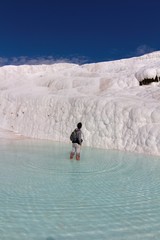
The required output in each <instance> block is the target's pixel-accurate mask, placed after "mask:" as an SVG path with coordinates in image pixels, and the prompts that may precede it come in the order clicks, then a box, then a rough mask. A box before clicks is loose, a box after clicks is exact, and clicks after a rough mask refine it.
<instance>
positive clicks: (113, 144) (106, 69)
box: [0, 52, 160, 155]
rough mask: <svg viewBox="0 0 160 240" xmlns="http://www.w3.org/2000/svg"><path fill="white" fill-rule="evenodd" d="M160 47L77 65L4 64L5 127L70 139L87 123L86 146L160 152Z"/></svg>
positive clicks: (1, 106) (0, 74) (1, 111)
mask: <svg viewBox="0 0 160 240" xmlns="http://www.w3.org/2000/svg"><path fill="white" fill-rule="evenodd" d="M156 76H157V77H160V52H154V53H151V54H147V55H144V56H141V57H137V58H130V59H123V60H117V61H111V62H102V63H93V64H85V65H77V64H70V63H56V64H53V65H32V66H31V65H21V66H3V67H1V68H0V128H2V129H7V130H11V131H13V132H16V133H19V134H22V135H24V136H28V137H33V138H40V139H52V140H54V141H60V142H69V135H70V133H71V131H72V130H73V128H75V127H76V124H77V123H78V122H79V121H81V122H82V124H83V133H84V145H85V146H92V147H96V148H106V149H119V150H123V151H132V152H139V153H145V154H146V153H147V154H155V155H160V83H159V82H154V83H151V84H150V85H145V86H144V85H143V86H140V85H139V81H142V80H143V79H146V78H155V77H156Z"/></svg>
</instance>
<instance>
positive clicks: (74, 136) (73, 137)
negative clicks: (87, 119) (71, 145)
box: [70, 129, 77, 142]
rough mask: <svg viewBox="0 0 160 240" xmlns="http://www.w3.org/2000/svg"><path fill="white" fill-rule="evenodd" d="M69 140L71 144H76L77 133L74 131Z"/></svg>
mask: <svg viewBox="0 0 160 240" xmlns="http://www.w3.org/2000/svg"><path fill="white" fill-rule="evenodd" d="M70 140H71V141H72V142H76V141H77V131H76V129H75V130H74V131H73V132H72V133H71V136H70Z"/></svg>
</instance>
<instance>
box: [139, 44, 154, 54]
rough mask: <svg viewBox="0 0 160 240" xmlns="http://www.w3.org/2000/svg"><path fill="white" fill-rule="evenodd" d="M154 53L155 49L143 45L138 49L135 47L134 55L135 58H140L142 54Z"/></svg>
mask: <svg viewBox="0 0 160 240" xmlns="http://www.w3.org/2000/svg"><path fill="white" fill-rule="evenodd" d="M154 51H155V49H153V48H152V47H149V46H147V45H146V44H144V45H140V46H139V47H137V49H136V52H135V54H136V56H140V55H144V54H147V53H151V52H154Z"/></svg>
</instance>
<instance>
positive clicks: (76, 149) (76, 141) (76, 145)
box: [70, 122, 83, 160]
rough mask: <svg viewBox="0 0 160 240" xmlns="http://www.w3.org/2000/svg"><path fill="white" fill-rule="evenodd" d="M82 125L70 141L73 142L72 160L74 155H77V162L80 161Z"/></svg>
mask: <svg viewBox="0 0 160 240" xmlns="http://www.w3.org/2000/svg"><path fill="white" fill-rule="evenodd" d="M81 128H82V123H81V122H79V123H78V124H77V128H76V129H75V130H74V131H73V132H72V134H71V136H70V139H71V141H72V151H71V153H70V159H73V157H74V154H75V153H76V160H80V150H81V144H82V141H83V140H82V131H81Z"/></svg>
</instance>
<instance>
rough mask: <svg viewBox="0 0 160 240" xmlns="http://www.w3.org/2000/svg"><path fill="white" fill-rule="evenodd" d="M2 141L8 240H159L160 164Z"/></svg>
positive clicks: (1, 218) (0, 189)
mask: <svg viewBox="0 0 160 240" xmlns="http://www.w3.org/2000/svg"><path fill="white" fill-rule="evenodd" d="M70 148H71V146H70V145H67V144H58V143H52V142H49V141H48V142H47V141H34V140H4V141H2V140H1V144H0V239H3V240H63V239H64V240H72V239H74V240H82V239H83V240H91V239H92V240H94V239H95V240H100V239H104V240H112V239H113V240H122V239H123V240H143V239H144V240H148V239H149V240H151V239H152V240H153V239H154V240H156V239H157V240H159V239H160V158H158V157H151V156H144V155H138V154H129V153H122V152H116V151H106V150H96V149H91V148H83V149H82V154H81V160H80V161H76V160H70V159H69V152H70Z"/></svg>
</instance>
